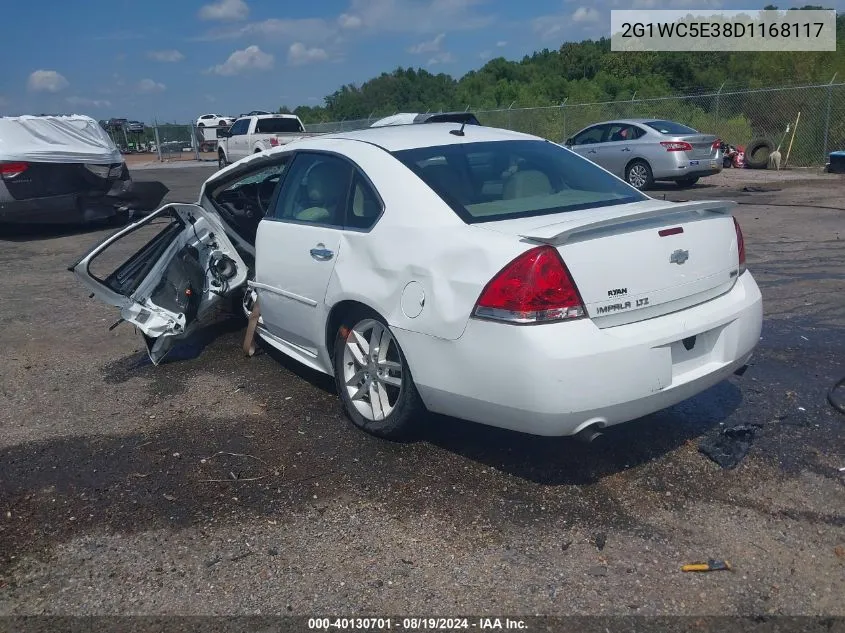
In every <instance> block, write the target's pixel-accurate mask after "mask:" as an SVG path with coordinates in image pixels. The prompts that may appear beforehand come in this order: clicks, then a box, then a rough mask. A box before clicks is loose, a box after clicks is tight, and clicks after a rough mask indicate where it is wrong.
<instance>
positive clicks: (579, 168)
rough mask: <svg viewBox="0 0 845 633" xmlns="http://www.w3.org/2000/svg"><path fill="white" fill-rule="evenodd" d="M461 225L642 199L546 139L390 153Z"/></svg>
mask: <svg viewBox="0 0 845 633" xmlns="http://www.w3.org/2000/svg"><path fill="white" fill-rule="evenodd" d="M394 156H395V157H396V158H397V159H399V160H400V161H401V162H402V163H403V164H405V165H406V166H407V167H408V168H409V169H410V170H411V171H413V172H414V173H415V174H417V176H419V177H420V178H421V179H422V180H423V181H424V182H425V183H426V184H427V185H428V186H429V187H431V188H432V189H433V190H434V191H435V192H436V193H437V194H438V195H439V196H440V197H441V198H442V199H443V201H444V202H446V204H448V205H449V206H450V207H451V208H452V209H453V210H454V211H455V213H457V214H458V215H459V216H460V217H461V219H463V220H464V221H465V222H467V223H476V222H492V221H496V220H506V219H511V218H519V217H530V216H537V215H546V214H550V213H561V212H564V211H575V210H578V209H586V208H591V207H606V206H612V205H619V204H628V203H631V202H639V201H641V200H647V199H648V197H647V196H645V195H644V194H642V193H640V192H639V191H637V190H636V189H634V188H633V187H631V186H629V185H627V184H626V183H624V182H623V181H621V180H619V179H618V178H616V177H614V176H612V175H611V174H609V173H607V172H606V171H604V170H603V169H601V168H599V167H597V166H596V165H595V164H594V163H592V162H590V161H588V160H586V159H584V158H581V157H580V156H577V155H576V154H573V153H572V152H570V151H568V150H565V149H563V148H562V147H560V146H559V145H555V144H554V143H550V142H548V141H541V140H537V141H493V142H483V143H456V144H453V145H443V146H437V147H424V148H417V149H410V150H403V151H398V152H394Z"/></svg>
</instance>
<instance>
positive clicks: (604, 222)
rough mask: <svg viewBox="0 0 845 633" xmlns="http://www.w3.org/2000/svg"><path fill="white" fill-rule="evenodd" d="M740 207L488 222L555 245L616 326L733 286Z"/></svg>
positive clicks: (590, 306)
mask: <svg viewBox="0 0 845 633" xmlns="http://www.w3.org/2000/svg"><path fill="white" fill-rule="evenodd" d="M734 206H735V203H732V202H724V201H709V202H708V201H706V202H686V203H671V202H661V201H656V200H652V201H647V202H642V203H634V204H629V205H624V206H622V207H613V208H606V209H585V210H583V211H573V212H568V213H562V214H558V215H555V216H545V217H544V218H524V219H518V220H505V221H501V222H491V223H485V224H484V227H485V228H488V229H491V230H497V231H500V232H505V233H511V234H514V235H518V236H520V237H522V238H524V239H526V240H529V241H531V242H539V243H544V244H550V245H552V246H554V247H556V248H557V250H558V252H559V253H560V254H561V256H562V258H563V261H564V262H565V263H566V266H567V267H568V269H569V271H570V273H571V274H572V277H573V280H574V281H575V284H576V285H577V287H578V290H579V291H580V293H581V297H582V298H583V300H584V307H585V308H586V310H587V314H588V316H589V317H590V318H591V319H593V321H594V322H595V323H596V324H597V325H599V327H610V326H614V325H622V324H624V323H631V322H634V321H640V320H644V319H648V318H653V317H656V316H660V315H663V314H668V313H670V312H675V311H678V310H682V309H684V308H687V307H690V306H693V305H697V304H699V303H703V302H705V301H708V300H710V299H713V298H715V297H717V296H719V295H721V294H723V293H724V292H727V291H728V290H729V289H730V288H731V287H732V286H733V284H734V283H735V281H736V278H737V276H738V274H739V253H738V245H737V236H736V230H735V227H734V223H733V218H732V215H731V209H732V208H733V207H734ZM532 220H533V222H532ZM555 220H557V221H555Z"/></svg>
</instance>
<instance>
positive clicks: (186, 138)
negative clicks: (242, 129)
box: [153, 123, 229, 163]
mask: <svg viewBox="0 0 845 633" xmlns="http://www.w3.org/2000/svg"><path fill="white" fill-rule="evenodd" d="M228 129H229V126H216V125H205V126H197V125H195V124H189V125H179V124H175V123H156V124H155V125H154V126H153V132H154V135H155V140H154V142H153V146H154V147H155V148H156V149H155V151H156V153H157V154H158V159H159V161H161V162H163V163H168V162H173V161H181V160H194V161H196V160H209V161H216V160H217V141H218V139H219V138H220V137H219V132H220V131H221V130H228Z"/></svg>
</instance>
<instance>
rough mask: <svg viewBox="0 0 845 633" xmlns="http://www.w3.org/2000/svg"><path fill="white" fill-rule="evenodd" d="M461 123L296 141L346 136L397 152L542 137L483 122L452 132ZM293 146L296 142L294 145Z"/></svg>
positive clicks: (302, 143) (368, 130) (312, 142)
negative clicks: (460, 134) (490, 125)
mask: <svg viewBox="0 0 845 633" xmlns="http://www.w3.org/2000/svg"><path fill="white" fill-rule="evenodd" d="M460 127H461V124H460V123H427V124H426V125H389V126H385V127H375V128H366V129H363V130H356V131H353V132H334V133H332V134H321V135H320V136H314V137H311V138H307V139H302V140H300V141H294V143H295V144H296V147H299V148H303V149H305V148H306V147H307V146H310V145H315V144H317V143H319V142H320V141H322V140H327V139H343V140H350V141H362V142H364V143H370V144H372V145H378V146H379V147H381V148H382V149H385V150H387V151H388V152H396V151H401V150H405V149H416V148H420V147H434V146H436V145H457V144H459V143H480V142H484V141H513V140H537V141H542V140H545V139H541V138H540V137H538V136H532V135H531V134H523V133H522V132H514V131H512V130H503V129H501V128H495V127H485V126H481V125H466V126H464V135H463V136H456V135H455V134H450V132H451V131H452V130H458V129H460ZM290 147H291V149H293V147H294V145H293V144H291V145H290Z"/></svg>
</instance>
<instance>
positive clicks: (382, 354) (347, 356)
mask: <svg viewBox="0 0 845 633" xmlns="http://www.w3.org/2000/svg"><path fill="white" fill-rule="evenodd" d="M402 378H403V371H402V358H401V356H400V353H399V346H398V344H397V343H396V339H394V338H393V335H392V334H391V333H390V330H388V329H387V327H386V326H385V325H384V324H382V323H380V322H379V321H376V320H375V319H366V320H364V321H361V322H360V323H358V324H357V325H355V327H353V328H352V329H350V330H349V332H348V334H347V336H346V342H345V343H344V349H343V385H344V388H345V389H346V390H347V394H348V395H349V399H350V401H351V402H352V405H353V406H354V407H355V409H356V410H357V411H358V413H360V414H361V415H362V416H364V417H365V418H366V419H368V420H372V421H379V420H384V419H385V418H387V417H388V416H389V415H390V414H391V413H392V412H393V410H394V409H395V408H396V404H397V402H398V401H399V398H400V396H401V394H402V388H403V379H402Z"/></svg>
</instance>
